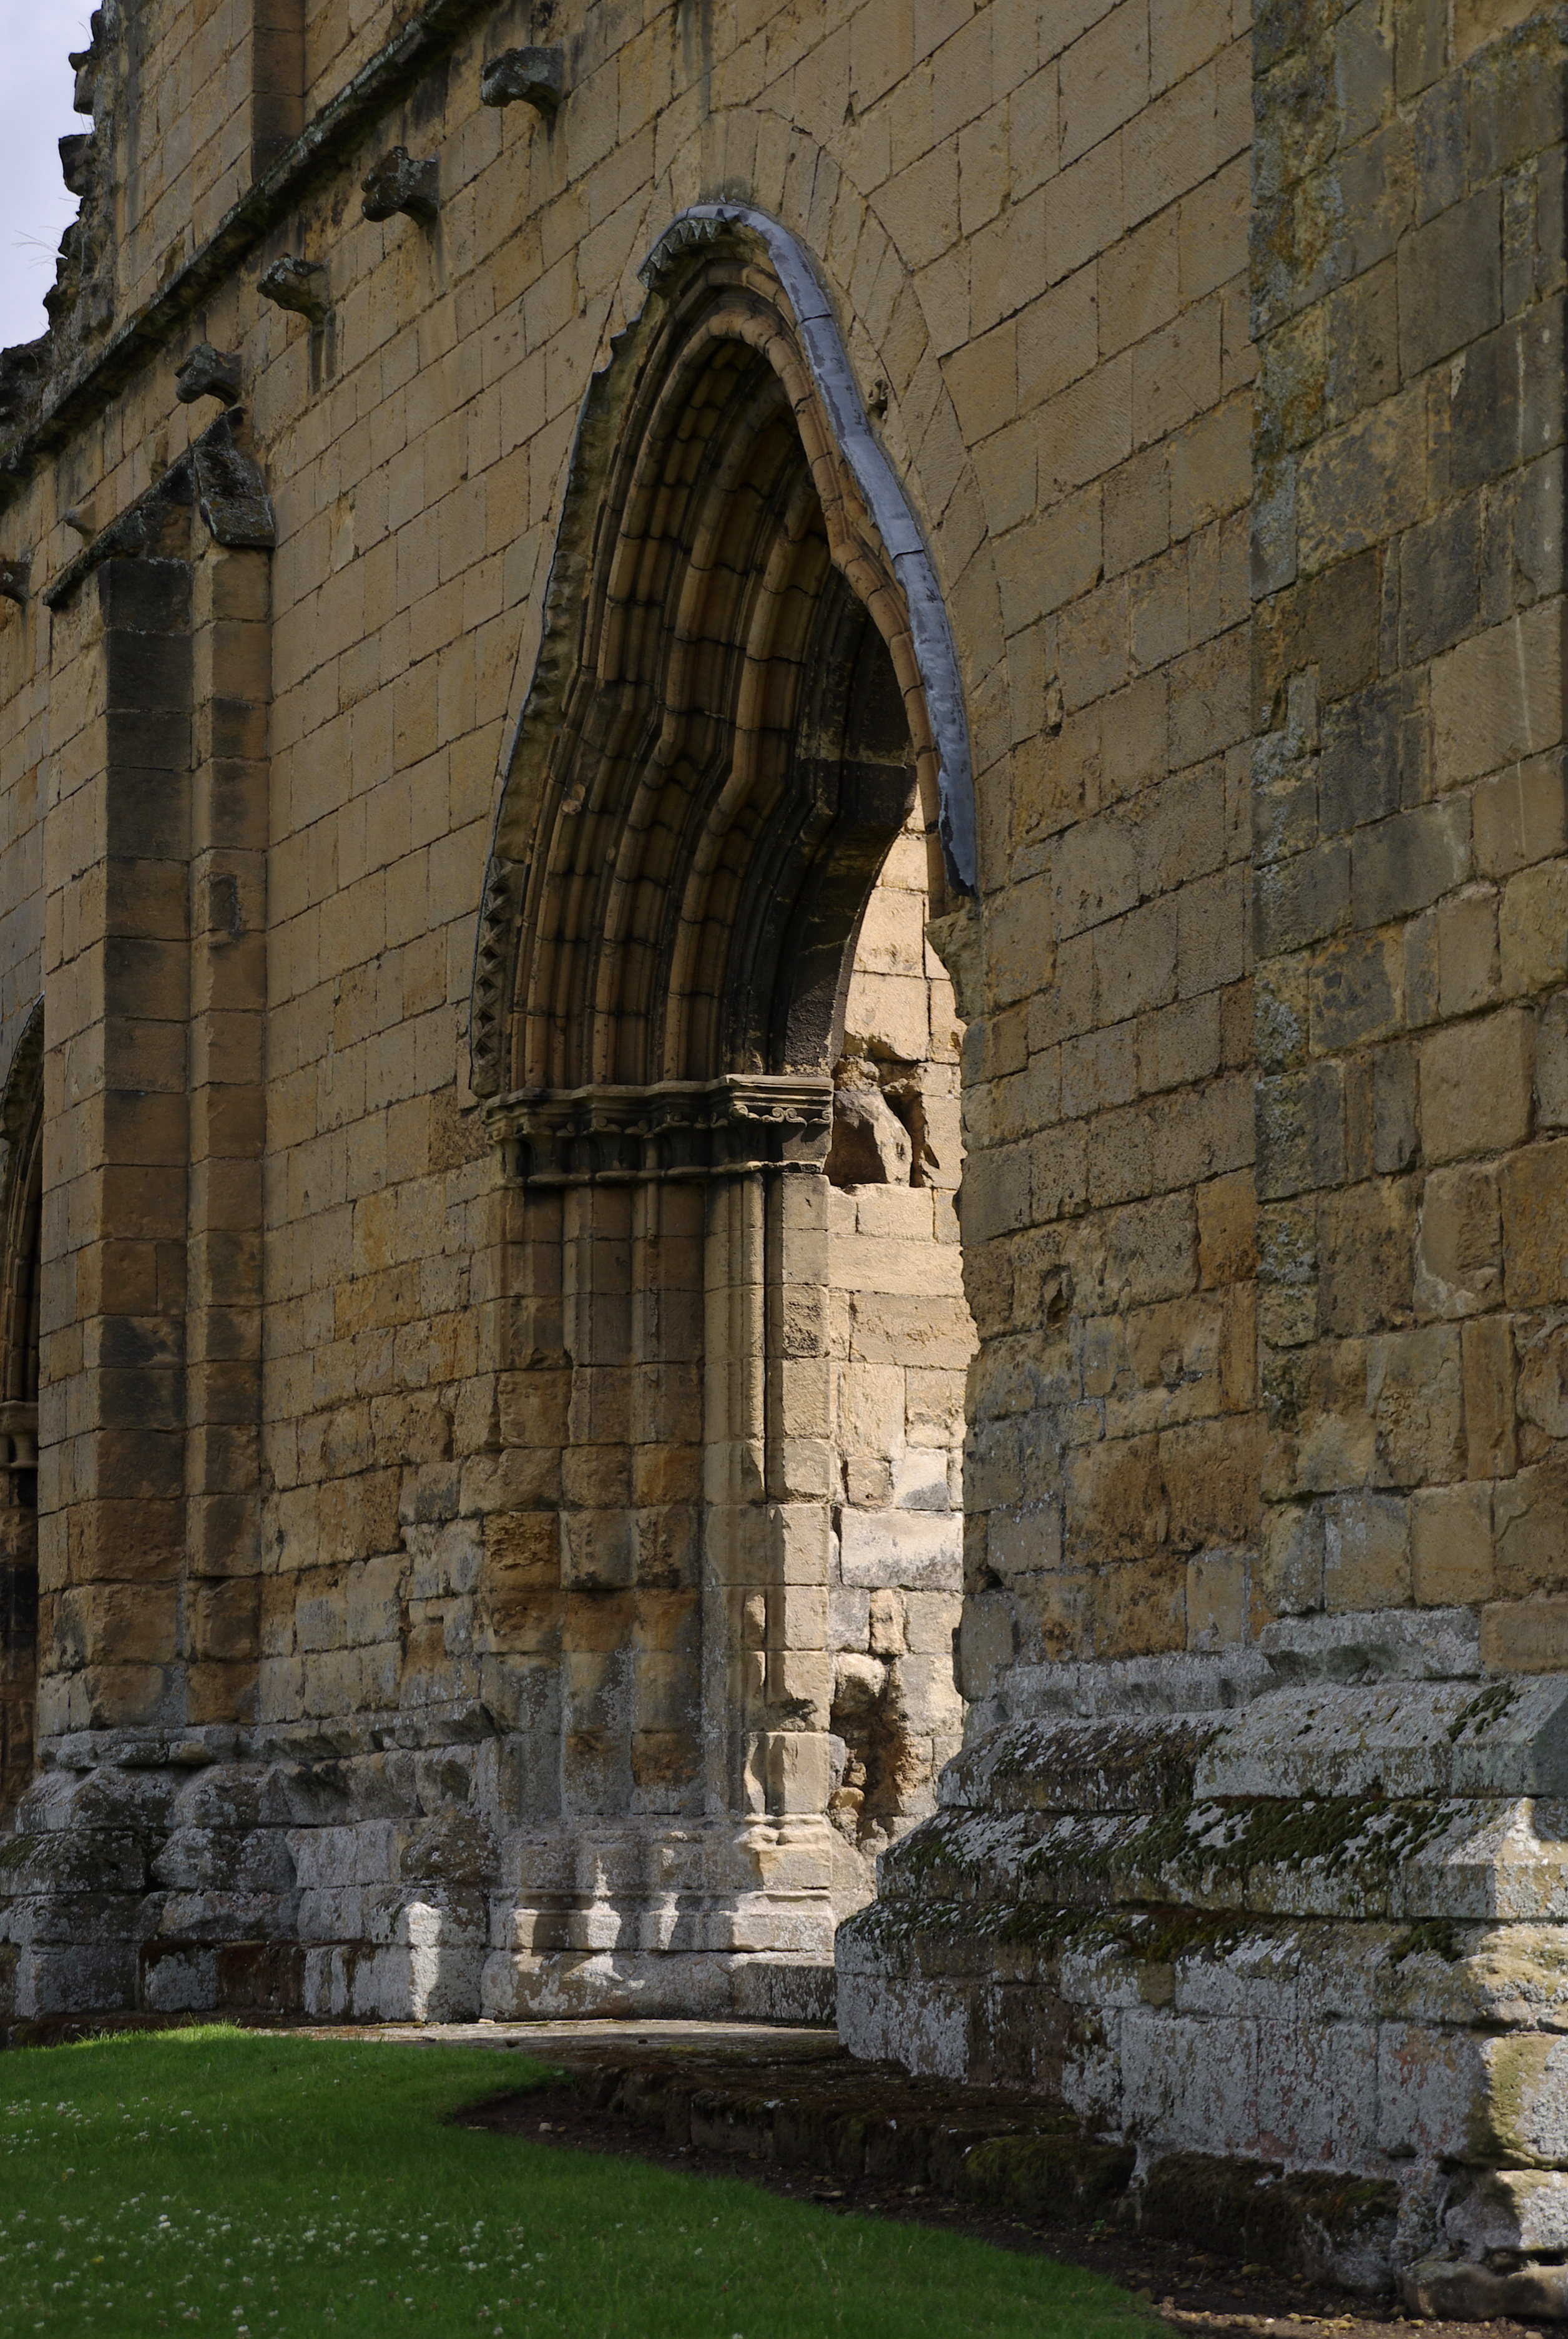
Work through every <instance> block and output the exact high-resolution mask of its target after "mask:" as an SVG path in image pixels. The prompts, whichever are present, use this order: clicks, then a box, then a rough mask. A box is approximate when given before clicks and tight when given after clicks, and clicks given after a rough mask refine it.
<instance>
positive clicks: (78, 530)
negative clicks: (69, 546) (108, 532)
mask: <svg viewBox="0 0 1568 2339" xmlns="http://www.w3.org/2000/svg"><path fill="white" fill-rule="evenodd" d="M60 517H61V518H62V519H63V520H64V523H65V525H66V527H67V528H69V529H70V530H71V532H72V534H73V535H74V536H79V537H80V538H82V540H83V542H84V543H86V542H87V541H88V540H89V539H90V538H93V537H94V536H96V535H97V533H98V510H97V506H96V505H95V504H94V500H93V498H92V497H91V496H88V497H87V498H85V500H84V502H82V503H79V504H73V505H72V506H71V508H70V509H69V511H63V512H62V513H61V515H60Z"/></svg>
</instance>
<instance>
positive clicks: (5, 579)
mask: <svg viewBox="0 0 1568 2339" xmlns="http://www.w3.org/2000/svg"><path fill="white" fill-rule="evenodd" d="M32 573H33V556H32V555H31V553H27V552H25V553H23V554H22V556H21V558H20V559H17V560H0V599H4V600H6V601H15V603H16V604H17V605H18V607H21V606H23V605H24V604H25V601H26V599H27V592H28V586H29V583H30V580H31V577H32Z"/></svg>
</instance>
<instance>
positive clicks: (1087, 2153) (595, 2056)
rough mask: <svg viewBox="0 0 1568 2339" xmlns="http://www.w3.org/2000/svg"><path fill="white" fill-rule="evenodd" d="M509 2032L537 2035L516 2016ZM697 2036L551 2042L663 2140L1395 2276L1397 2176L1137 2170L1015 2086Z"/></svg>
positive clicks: (1380, 2284) (976, 2202)
mask: <svg viewBox="0 0 1568 2339" xmlns="http://www.w3.org/2000/svg"><path fill="white" fill-rule="evenodd" d="M705 2043H706V2042H705V2041H702V2040H700V2039H699V2040H696V2041H694V2044H693V2046H692V2047H691V2048H680V2047H672V2048H666V2049H665V2050H664V2051H662V2052H661V2051H652V2052H650V2051H649V2050H648V2049H647V2048H646V2047H645V2048H640V2049H639V2048H633V2047H628V2048H625V2049H617V2048H615V2047H614V2046H612V2045H608V2044H606V2041H605V2040H604V2039H603V2038H597V2039H595V2040H594V2041H592V2042H591V2043H590V2042H585V2043H584V2045H583V2046H582V2047H581V2048H577V2047H576V2046H574V2044H573V2043H572V2042H570V2041H569V2040H567V2041H566V2042H561V2041H560V2040H559V2038H558V2034H557V2035H556V2036H553V2037H551V2038H550V2039H549V2043H548V2045H547V2048H545V2051H546V2052H547V2054H548V2056H549V2058H550V2060H551V2061H552V2062H560V2063H562V2064H564V2065H565V2067H566V2068H567V2070H568V2071H569V2072H570V2073H571V2074H572V2075H573V2077H574V2081H575V2084H576V2085H577V2087H579V2088H580V2089H581V2090H582V2092H583V2093H584V2095H585V2096H586V2097H587V2098H588V2100H589V2101H590V2102H592V2103H593V2104H594V2106H595V2107H597V2108H598V2109H601V2110H606V2111H609V2112H611V2113H613V2114H614V2115H615V2116H616V2117H619V2118H621V2119H624V2120H625V2121H626V2123H627V2125H628V2126H629V2127H636V2128H643V2129H646V2130H652V2131H654V2132H656V2134H657V2135H658V2136H659V2137H661V2139H662V2140H663V2142H664V2143H665V2144H666V2145H668V2146H672V2147H676V2148H679V2147H682V2146H692V2147H698V2148H702V2149H705V2150H709V2151H720V2152H731V2153H735V2154H740V2155H745V2156H748V2157H751V2158H754V2159H758V2160H764V2161H768V2162H772V2163H774V2164H775V2165H778V2166H794V2167H801V2168H804V2169H811V2170H814V2171H815V2172H816V2173H817V2174H819V2175H823V2176H835V2177H838V2178H841V2179H845V2180H852V2181H858V2180H859V2179H861V2178H863V2177H869V2178H873V2179H892V2180H894V2181H897V2182H899V2183H902V2184H906V2185H912V2186H927V2187H929V2188H930V2189H931V2190H932V2191H934V2192H937V2193H941V2194H946V2195H948V2196H950V2197H952V2199H954V2200H957V2201H962V2202H963V2203H964V2204H965V2205H966V2206H972V2207H981V2208H990V2209H997V2210H1004V2211H1008V2212H1010V2213H1012V2214H1014V2215H1017V2216H1049V2217H1050V2218H1051V2219H1052V2220H1061V2221H1065V2222H1067V2223H1069V2224H1082V2225H1085V2226H1089V2225H1093V2224H1095V2223H1097V2222H1099V2221H1102V2220H1109V2221H1112V2222H1114V2223H1116V2224H1118V2225H1119V2226H1123V2227H1124V2228H1126V2229H1127V2230H1129V2231H1132V2232H1140V2233H1148V2234H1150V2235H1156V2236H1158V2237H1159V2238H1162V2239H1164V2238H1169V2239H1174V2240H1180V2241H1184V2242H1188V2243H1190V2244H1194V2245H1197V2246H1199V2247H1201V2248H1204V2249H1207V2250H1209V2251H1211V2252H1213V2253H1214V2254H1215V2255H1220V2256H1228V2257H1241V2258H1245V2259H1249V2260H1253V2261H1256V2262H1257V2263H1259V2264H1266V2265H1272V2266H1277V2267H1278V2268H1279V2269H1280V2270H1281V2271H1282V2272H1287V2273H1290V2274H1296V2275H1305V2276H1308V2277H1313V2276H1326V2277H1327V2278H1329V2279H1331V2280H1334V2281H1336V2282H1339V2283H1342V2284H1344V2285H1346V2286H1347V2287H1349V2288H1351V2289H1355V2290H1358V2291H1361V2292H1364V2293H1366V2294H1377V2293H1381V2292H1384V2291H1386V2289H1387V2288H1388V2286H1389V2272H1388V2267H1389V2257H1390V2252H1391V2250H1392V2248H1393V2246H1394V2237H1395V2226H1396V2222H1397V2218H1398V2213H1399V2198H1398V2189H1397V2187H1396V2186H1395V2185H1394V2184H1393V2183H1391V2182H1388V2181H1378V2180H1367V2179H1363V2178H1357V2177H1355V2176H1345V2175H1341V2174H1336V2173H1334V2172H1322V2171H1312V2172H1307V2173H1299V2172H1297V2173H1289V2172H1287V2171H1286V2170H1285V2169H1283V2168H1282V2167H1280V2166H1278V2165H1277V2164H1269V2163H1262V2162H1258V2163H1252V2162H1247V2163H1242V2162H1238V2161H1227V2160H1220V2159H1216V2158H1212V2157H1210V2156H1206V2155H1202V2154H1198V2153H1174V2154H1169V2155H1167V2156H1164V2157H1163V2158H1161V2159H1157V2160H1155V2161H1153V2162H1151V2163H1150V2164H1149V2166H1148V2167H1147V2168H1145V2169H1144V2170H1143V2171H1141V2172H1139V2166H1138V2163H1139V2153H1138V2150H1137V2148H1136V2147H1135V2146H1133V2145H1131V2144H1129V2143H1118V2142H1116V2141H1114V2140H1110V2139H1108V2138H1106V2137H1100V2136H1097V2135H1095V2134H1094V2133H1093V2132H1092V2131H1090V2129H1088V2128H1086V2127H1083V2126H1082V2125H1081V2124H1080V2122H1078V2121H1077V2120H1076V2119H1075V2118H1074V2117H1073V2116H1072V2114H1071V2113H1070V2112H1068V2111H1066V2110H1064V2109H1062V2108H1061V2107H1053V2106H1051V2105H1049V2104H1042V2103H1041V2101H1040V2098H1039V2097H1030V2096H1027V2095H1023V2094H1021V2093H1017V2092H1014V2091H1011V2090H1008V2089H1003V2088H988V2087H971V2086H966V2085H962V2084H954V2083H951V2082H944V2081H942V2080H934V2079H914V2078H912V2077H910V2076H909V2074H908V2073H906V2072H904V2071H902V2070H900V2069H899V2068H898V2067H897V2066H896V2065H893V2064H888V2063H865V2062H861V2061H856V2060H852V2059H851V2058H850V2057H849V2056H847V2055H846V2054H845V2053H844V2052H843V2049H842V2048H831V2047H828V2046H827V2045H826V2044H825V2042H824V2045H823V2048H820V2049H818V2050H816V2051H813V2050H812V2048H810V2046H809V2045H807V2044H805V2043H804V2042H793V2043H792V2050H791V2051H789V2052H788V2054H787V2056H779V2055H777V2054H774V2055H773V2056H769V2055H768V2054H766V2052H765V2051H764V2053H763V2054H761V2055H758V2053H757V2046H756V2042H755V2041H752V2042H749V2044H750V2051H749V2052H746V2053H743V2052H741V2051H735V2052H732V2053H730V2054H729V2055H726V2056H718V2055H715V2054H713V2053H712V2052H711V2051H710V2052H708V2053H704V2052H703V2051H702V2047H703V2045H704V2044H705ZM508 2044H510V2045H512V2046H522V2047H523V2048H525V2049H526V2048H527V2046H528V2040H527V2038H519V2037H518V2034H517V2033H516V2032H515V2031H514V2032H513V2033H511V2034H510V2036H509V2038H508Z"/></svg>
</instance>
